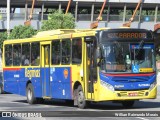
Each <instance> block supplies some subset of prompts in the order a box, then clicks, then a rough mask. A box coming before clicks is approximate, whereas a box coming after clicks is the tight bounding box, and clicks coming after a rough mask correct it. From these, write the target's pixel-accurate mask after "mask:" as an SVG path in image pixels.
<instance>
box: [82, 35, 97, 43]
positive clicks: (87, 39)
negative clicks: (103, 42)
mask: <svg viewBox="0 0 160 120" xmlns="http://www.w3.org/2000/svg"><path fill="white" fill-rule="evenodd" d="M95 39H96V38H95V36H87V37H84V42H86V43H93V41H94V40H95Z"/></svg>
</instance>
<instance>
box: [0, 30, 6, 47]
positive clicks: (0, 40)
mask: <svg viewBox="0 0 160 120" xmlns="http://www.w3.org/2000/svg"><path fill="white" fill-rule="evenodd" d="M6 39H7V33H6V32H2V33H0V49H2V47H3V41H4V40H6Z"/></svg>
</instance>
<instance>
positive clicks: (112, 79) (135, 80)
mask: <svg viewBox="0 0 160 120" xmlns="http://www.w3.org/2000/svg"><path fill="white" fill-rule="evenodd" d="M100 79H101V80H102V81H104V82H106V83H109V84H110V85H112V86H113V87H114V88H115V89H116V90H140V89H141V90H142V89H149V87H150V85H151V84H152V83H153V82H155V81H156V74H155V73H154V74H151V75H150V76H148V75H146V76H144V75H143V74H142V76H140V75H138V76H118V75H117V76H111V75H109V76H107V74H103V73H101V72H100ZM119 86H121V87H119Z"/></svg>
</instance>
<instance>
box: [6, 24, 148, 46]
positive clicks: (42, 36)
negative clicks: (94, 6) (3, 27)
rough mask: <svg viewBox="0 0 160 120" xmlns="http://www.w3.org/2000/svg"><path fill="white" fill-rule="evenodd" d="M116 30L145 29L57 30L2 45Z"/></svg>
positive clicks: (91, 34) (9, 41)
mask: <svg viewBox="0 0 160 120" xmlns="http://www.w3.org/2000/svg"><path fill="white" fill-rule="evenodd" d="M118 29H119V30H122V29H130V30H131V29H134V30H145V29H136V28H128V27H121V28H115V29H110V28H97V29H57V30H50V31H42V32H38V33H37V35H35V36H33V37H31V38H24V39H12V40H5V41H4V44H10V43H25V42H35V41H46V40H56V39H66V38H74V37H82V36H93V35H95V34H96V31H106V30H118Z"/></svg>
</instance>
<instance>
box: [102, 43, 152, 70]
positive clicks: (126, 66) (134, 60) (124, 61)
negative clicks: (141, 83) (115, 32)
mask: <svg viewBox="0 0 160 120" xmlns="http://www.w3.org/2000/svg"><path fill="white" fill-rule="evenodd" d="M102 52H103V57H102V59H103V60H102V61H103V62H102V64H101V70H102V71H104V72H109V73H112V72H113V73H115V72H116V73H118V72H122V73H123V72H124V73H146V72H154V71H155V57H154V45H153V44H141V42H140V43H129V42H107V43H105V44H103V45H102Z"/></svg>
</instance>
